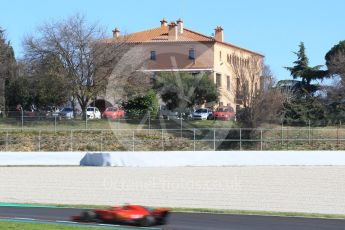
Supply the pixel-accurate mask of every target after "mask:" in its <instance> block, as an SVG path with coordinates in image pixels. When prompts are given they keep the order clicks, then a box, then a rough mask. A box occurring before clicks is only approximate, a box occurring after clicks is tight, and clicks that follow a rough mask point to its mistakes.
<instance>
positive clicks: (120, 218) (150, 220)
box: [72, 205, 169, 227]
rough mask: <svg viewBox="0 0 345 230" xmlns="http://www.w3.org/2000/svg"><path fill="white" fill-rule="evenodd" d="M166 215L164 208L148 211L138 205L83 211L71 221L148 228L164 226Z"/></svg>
mask: <svg viewBox="0 0 345 230" xmlns="http://www.w3.org/2000/svg"><path fill="white" fill-rule="evenodd" d="M168 215H169V210H168V209H166V208H157V209H149V208H146V207H143V206H140V205H124V206H114V207H111V208H109V209H95V210H89V211H84V212H82V213H81V215H80V216H73V217H72V219H73V220H74V221H80V222H102V223H110V224H134V225H139V226H141V227H149V226H153V225H164V224H166V222H167V218H168Z"/></svg>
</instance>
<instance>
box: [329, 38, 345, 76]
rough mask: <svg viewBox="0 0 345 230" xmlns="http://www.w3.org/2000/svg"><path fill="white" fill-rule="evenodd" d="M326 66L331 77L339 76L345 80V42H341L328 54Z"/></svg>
mask: <svg viewBox="0 0 345 230" xmlns="http://www.w3.org/2000/svg"><path fill="white" fill-rule="evenodd" d="M325 59H326V65H327V68H328V71H329V74H331V75H339V76H340V77H341V78H342V79H345V40H344V41H340V42H339V43H338V44H337V45H335V46H333V47H332V49H331V50H330V51H328V52H327V54H326V56H325Z"/></svg>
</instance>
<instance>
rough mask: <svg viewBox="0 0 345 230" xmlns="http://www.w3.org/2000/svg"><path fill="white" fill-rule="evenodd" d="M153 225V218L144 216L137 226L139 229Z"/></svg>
mask: <svg viewBox="0 0 345 230" xmlns="http://www.w3.org/2000/svg"><path fill="white" fill-rule="evenodd" d="M154 223H155V218H154V217H153V216H145V217H144V218H142V219H141V220H140V221H139V225H140V226H141V227H150V226H152V225H154Z"/></svg>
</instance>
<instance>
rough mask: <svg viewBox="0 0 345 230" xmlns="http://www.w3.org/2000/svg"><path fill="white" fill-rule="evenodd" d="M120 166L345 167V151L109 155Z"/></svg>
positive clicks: (60, 160) (74, 160) (69, 157)
mask: <svg viewBox="0 0 345 230" xmlns="http://www.w3.org/2000/svg"><path fill="white" fill-rule="evenodd" d="M106 153H109V154H110V157H111V165H112V166H119V167H183V166H255V165H257V166H266V165H267V166H268V165H271V166H278V165H287V166H288V165H310V166H313V165H316V166H317V165H345V151H216V152H213V151H195V152H194V151H184V152H179V151H171V152H168V151H166V152H159V151H157V152H106ZM85 154H86V152H0V165H2V166H6V165H75V166H77V165H79V163H80V160H81V159H82V158H83V157H84V156H85Z"/></svg>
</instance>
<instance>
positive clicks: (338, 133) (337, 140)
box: [337, 126, 339, 147]
mask: <svg viewBox="0 0 345 230" xmlns="http://www.w3.org/2000/svg"><path fill="white" fill-rule="evenodd" d="M337 146H338V147H339V126H337Z"/></svg>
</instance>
